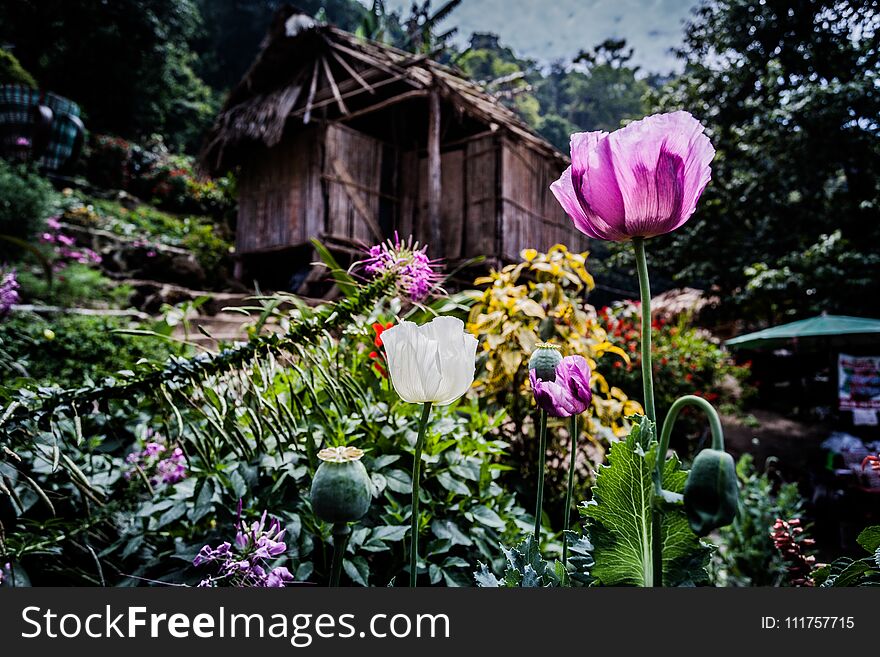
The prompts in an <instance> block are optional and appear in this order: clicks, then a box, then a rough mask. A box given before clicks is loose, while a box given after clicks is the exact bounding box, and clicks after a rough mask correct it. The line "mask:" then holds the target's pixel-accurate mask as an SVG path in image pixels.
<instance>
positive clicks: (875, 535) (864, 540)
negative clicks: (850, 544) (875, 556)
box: [856, 525, 880, 553]
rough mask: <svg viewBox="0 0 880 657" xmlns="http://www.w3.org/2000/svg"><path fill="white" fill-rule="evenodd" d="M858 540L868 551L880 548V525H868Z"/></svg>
mask: <svg viewBox="0 0 880 657" xmlns="http://www.w3.org/2000/svg"><path fill="white" fill-rule="evenodd" d="M856 540H857V541H858V542H859V545H861V546H862V547H863V548H865V549H866V550H867V551H868V552H871V553H873V552H875V551H876V550H877V549H878V548H880V525H874V526H872V527H866V528H865V529H863V530H862V533H861V534H859V537H858V538H857V539H856Z"/></svg>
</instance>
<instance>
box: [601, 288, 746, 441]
mask: <svg viewBox="0 0 880 657" xmlns="http://www.w3.org/2000/svg"><path fill="white" fill-rule="evenodd" d="M640 317H641V311H640V307H639V304H638V303H636V302H633V301H626V302H621V303H617V304H615V305H614V306H613V307H607V306H606V307H603V308H601V309H600V310H599V312H598V319H599V323H600V325H601V326H602V328H603V329H604V330H605V333H606V335H607V336H608V340H609V342H611V343H612V344H614V345H616V346H617V347H619V348H620V349H622V350H624V351H625V352H626V354H627V356H628V361H615V362H614V363H613V364H612V367H611V369H610V370H609V371H608V372H607V375H606V378H607V379H608V381H609V383H610V384H611V385H614V386H617V387H619V388H621V389H622V390H623V391H624V392H626V393H627V394H632V393H633V392H637V391H638V390H639V389H640V388H641V355H640V353H639V338H640V335H641V331H640V328H639V321H640ZM652 333H653V335H652V338H653V341H652V344H651V356H652V366H653V370H654V374H655V378H656V384H655V387H654V394H655V396H656V399H657V408H658V411H659V412H658V422H659V423H661V424H662V422H663V419H664V418H665V417H666V412H667V410H668V409H669V408H670V406H672V403H673V402H674V401H675V400H676V399H678V398H679V397H681V396H682V395H688V394H691V395H697V396H698V397H704V398H705V399H706V400H707V401H709V402H712V403H716V404H718V405H720V407H721V408H722V409H724V410H726V411H727V412H738V411H741V410H742V408H743V402H744V401H745V400H746V399H747V398H748V396H749V395H750V394H751V388H750V387H749V386H748V384H747V382H746V380H747V378H748V376H749V367H748V366H746V365H737V364H736V363H734V361H733V359H732V357H731V356H730V354H728V353H727V352H726V351H725V350H724V349H723V348H722V347H721V345H720V344H719V342H718V340H716V339H715V338H713V337H712V335H711V334H710V333H709V332H708V331H705V330H702V329H699V328H697V327H694V326H692V325H691V324H690V317H689V316H688V315H686V314H685V315H681V316H680V317H679V319H678V321H676V322H668V321H666V320H663V319H655V320H653V322H652ZM681 421H682V425H681V426H682V429H683V431H682V433H683V434H685V435H693V434H694V433H695V432H696V431H698V430H699V429H701V428H702V427H703V421H702V418H700V417H699V416H698V415H697V414H687V411H686V415H684V416H682V418H681Z"/></svg>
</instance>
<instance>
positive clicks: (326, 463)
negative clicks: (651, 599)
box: [311, 447, 373, 523]
mask: <svg viewBox="0 0 880 657" xmlns="http://www.w3.org/2000/svg"><path fill="white" fill-rule="evenodd" d="M363 454H364V453H363V451H361V450H359V449H356V448H354V447H334V448H330V449H322V450H321V451H320V452H319V453H318V458H320V459H321V460H322V461H323V463H321V465H320V466H318V470H317V472H315V477H314V479H312V490H311V499H312V511H314V513H315V515H316V516H317V517H318V518H320V519H321V520H324V521H326V522H334V523H335V522H354V521H355V520H359V519H360V518H362V517H363V516H364V514H366V512H367V510H368V509H369V508H370V500H371V498H372V491H373V486H372V483H371V481H370V475H369V474H368V473H367V469H366V468H365V467H364V464H363V463H361V462H360V458H361V457H362V456H363Z"/></svg>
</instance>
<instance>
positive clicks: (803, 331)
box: [725, 315, 880, 349]
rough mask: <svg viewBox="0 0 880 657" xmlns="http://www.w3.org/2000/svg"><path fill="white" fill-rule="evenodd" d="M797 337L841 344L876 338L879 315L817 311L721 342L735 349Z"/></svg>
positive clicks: (879, 328)
mask: <svg viewBox="0 0 880 657" xmlns="http://www.w3.org/2000/svg"><path fill="white" fill-rule="evenodd" d="M800 338H826V339H828V341H831V342H840V343H842V344H843V343H847V344H851V343H852V342H853V341H856V342H859V341H865V342H876V341H880V319H870V318H867V317H849V316H847V315H819V316H818V317H811V318H810V319H802V320H800V321H797V322H791V323H789V324H780V325H779V326H773V327H771V328H766V329H764V330H763V331H756V332H754V333H747V334H746V335H740V336H738V337H735V338H731V339H730V340H728V341H727V342H725V345H726V346H728V347H735V348H738V349H760V348H766V347H777V346H781V345H784V344H785V343H787V342H789V341H791V340H799V339H800Z"/></svg>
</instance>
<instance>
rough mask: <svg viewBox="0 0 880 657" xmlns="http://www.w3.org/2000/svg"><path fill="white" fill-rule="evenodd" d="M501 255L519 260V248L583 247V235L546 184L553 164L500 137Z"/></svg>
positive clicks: (554, 176)
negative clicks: (562, 245) (555, 245)
mask: <svg viewBox="0 0 880 657" xmlns="http://www.w3.org/2000/svg"><path fill="white" fill-rule="evenodd" d="M501 162H502V164H501V166H502V180H501V190H502V201H501V203H502V216H503V219H502V249H501V251H502V256H503V257H504V259H506V260H513V261H517V260H519V257H520V256H519V254H520V251H521V250H522V249H527V248H534V249H538V250H539V251H546V250H547V249H549V248H550V247H551V246H553V245H554V244H559V243H561V244H565V245H566V246H567V247H568V248H569V249H572V250H576V251H584V250H586V249H587V248H588V247H587V244H588V240H587V237H586V236H585V235H584V234H583V233H581V232H580V231H578V230H577V229H576V228H575V227H574V225H573V224H572V222H571V220H570V219H568V217H567V216H566V214H565V212H564V211H563V210H562V208H561V207H560V206H559V203H557V201H556V199H555V198H554V196H553V194H552V192H551V191H550V184H551V183H552V182H553V181H554V180H556V179H557V178H558V177H559V174H560V173H561V172H560V171H559V170H557V165H556V163H555V162H553V161H552V160H549V159H548V158H546V157H545V156H543V155H541V154H540V153H538V152H536V151H534V150H532V149H531V148H529V147H528V146H525V145H524V144H522V143H518V142H513V141H511V140H509V139H506V138H505V139H504V140H502V157H501Z"/></svg>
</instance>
